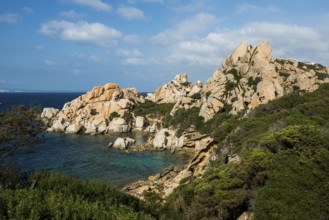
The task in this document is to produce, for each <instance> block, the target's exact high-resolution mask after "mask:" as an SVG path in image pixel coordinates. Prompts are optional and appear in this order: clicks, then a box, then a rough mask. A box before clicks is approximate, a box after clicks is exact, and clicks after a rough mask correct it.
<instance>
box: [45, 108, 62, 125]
mask: <svg viewBox="0 0 329 220" xmlns="http://www.w3.org/2000/svg"><path fill="white" fill-rule="evenodd" d="M58 112H59V109H56V108H44V109H43V111H42V113H41V118H42V119H43V121H44V122H45V124H47V125H49V124H51V123H52V119H53V118H54V117H55V116H56V115H57V113H58Z"/></svg>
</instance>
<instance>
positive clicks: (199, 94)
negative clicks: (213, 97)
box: [191, 92, 201, 99]
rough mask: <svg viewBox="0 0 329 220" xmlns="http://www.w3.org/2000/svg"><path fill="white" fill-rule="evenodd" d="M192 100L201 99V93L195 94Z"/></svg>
mask: <svg viewBox="0 0 329 220" xmlns="http://www.w3.org/2000/svg"><path fill="white" fill-rule="evenodd" d="M191 98H192V99H201V93H200V92H198V93H194V94H193V95H192V96H191Z"/></svg>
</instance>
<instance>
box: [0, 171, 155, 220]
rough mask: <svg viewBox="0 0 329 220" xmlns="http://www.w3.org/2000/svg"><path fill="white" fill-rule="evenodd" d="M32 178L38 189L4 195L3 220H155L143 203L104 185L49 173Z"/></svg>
mask: <svg viewBox="0 0 329 220" xmlns="http://www.w3.org/2000/svg"><path fill="white" fill-rule="evenodd" d="M30 178H31V179H33V180H37V185H36V188H35V189H33V190H27V189H19V190H5V191H3V192H2V193H1V194H0V217H1V218H2V219H152V217H151V216H150V215H147V214H144V213H143V210H145V207H146V206H145V205H144V203H143V202H141V201H139V200H138V199H136V198H134V197H132V196H129V195H126V194H124V193H121V192H119V191H117V190H115V189H114V188H112V187H110V186H108V185H106V184H104V183H100V182H86V183H83V182H81V181H79V180H77V179H73V178H70V177H67V176H64V175H62V174H57V173H46V172H41V173H37V174H33V175H32V176H31V177H30Z"/></svg>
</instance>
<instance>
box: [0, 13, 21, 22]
mask: <svg viewBox="0 0 329 220" xmlns="http://www.w3.org/2000/svg"><path fill="white" fill-rule="evenodd" d="M19 18H20V16H19V14H16V13H10V12H7V13H5V14H2V15H0V24H1V23H3V24H16V23H17V22H18V20H19Z"/></svg>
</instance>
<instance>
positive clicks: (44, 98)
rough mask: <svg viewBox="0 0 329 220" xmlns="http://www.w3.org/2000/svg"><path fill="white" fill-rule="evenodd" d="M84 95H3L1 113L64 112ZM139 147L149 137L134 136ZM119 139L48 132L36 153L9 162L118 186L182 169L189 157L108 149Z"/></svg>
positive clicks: (22, 154) (24, 153)
mask: <svg viewBox="0 0 329 220" xmlns="http://www.w3.org/2000/svg"><path fill="white" fill-rule="evenodd" d="M79 95H81V93H0V102H1V103H2V104H1V105H0V112H1V111H5V110H7V109H9V108H10V107H12V106H15V105H25V106H26V107H31V106H35V105H39V106H41V107H42V108H43V107H55V108H59V109H61V108H62V106H63V105H64V103H65V102H68V101H71V100H73V99H74V98H76V97H78V96H79ZM130 136H132V138H134V139H135V140H136V145H140V144H142V143H144V142H145V141H146V139H147V137H146V136H141V135H137V134H135V135H133V134H130ZM116 138H117V137H110V136H87V135H66V134H55V133H45V134H44V139H43V141H42V142H40V143H38V144H37V145H36V146H35V151H36V152H35V153H30V152H28V151H17V152H15V153H14V155H13V156H12V157H9V158H7V159H6V162H8V163H12V164H16V165H17V166H18V167H19V168H20V170H21V171H22V172H27V171H32V170H42V169H45V170H56V171H60V172H63V173H66V174H69V175H71V176H74V177H79V178H81V179H83V180H103V181H105V182H107V183H110V184H112V185H114V186H116V187H122V186H123V185H125V184H127V183H130V182H133V181H136V180H140V179H146V178H147V177H148V176H150V175H154V174H156V173H158V172H160V171H161V170H163V169H164V168H165V167H167V166H170V165H175V166H182V165H183V164H184V163H185V162H186V161H187V160H188V157H187V156H186V155H180V154H171V153H169V152H166V151H165V152H159V151H153V152H152V151H147V152H134V153H126V152H123V151H120V150H116V149H113V148H109V147H107V145H108V144H109V142H112V143H113V142H114V141H115V139H116Z"/></svg>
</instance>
